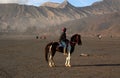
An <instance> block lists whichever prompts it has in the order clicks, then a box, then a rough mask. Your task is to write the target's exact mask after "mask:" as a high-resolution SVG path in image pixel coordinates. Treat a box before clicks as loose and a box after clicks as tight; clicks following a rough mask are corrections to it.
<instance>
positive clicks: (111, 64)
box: [72, 64, 120, 67]
mask: <svg viewBox="0 0 120 78" xmlns="http://www.w3.org/2000/svg"><path fill="white" fill-rule="evenodd" d="M89 66H120V64H93V65H72V67H89Z"/></svg>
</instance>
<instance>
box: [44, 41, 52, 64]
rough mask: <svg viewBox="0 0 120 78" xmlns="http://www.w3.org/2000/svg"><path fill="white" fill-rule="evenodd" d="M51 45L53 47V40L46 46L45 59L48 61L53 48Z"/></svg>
mask: <svg viewBox="0 0 120 78" xmlns="http://www.w3.org/2000/svg"><path fill="white" fill-rule="evenodd" d="M51 47H52V42H51V43H49V44H48V45H47V46H46V47H45V60H46V61H47V62H48V54H49V52H50V50H51Z"/></svg>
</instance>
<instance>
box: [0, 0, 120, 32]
mask: <svg viewBox="0 0 120 78" xmlns="http://www.w3.org/2000/svg"><path fill="white" fill-rule="evenodd" d="M119 5H120V0H104V1H101V2H96V3H94V4H93V5H91V6H87V7H74V6H73V5H71V4H70V3H69V2H68V1H66V0H65V1H64V2H63V3H61V4H57V3H45V4H43V6H40V7H34V6H27V5H18V4H0V34H8V33H9V34H18V33H22V34H39V33H47V32H49V33H50V31H52V30H53V29H55V28H56V29H55V30H56V32H59V29H58V28H59V27H60V28H61V26H60V25H61V24H62V23H66V22H68V21H72V22H73V23H74V22H76V21H78V22H79V20H80V25H79V28H80V30H81V31H82V32H83V31H85V32H86V31H87V30H86V29H87V28H90V27H89V26H84V27H87V28H84V27H83V26H81V23H84V21H83V22H81V20H85V21H87V20H88V19H91V18H94V17H96V18H95V19H99V18H100V17H99V16H102V17H106V18H107V17H108V16H109V15H110V14H112V15H113V17H114V13H119V11H120V7H119ZM107 15H108V16H107ZM115 15H116V14H115ZM118 18H119V17H118ZM91 20H94V19H91ZM110 20H113V18H111V19H110ZM114 20H116V19H115V18H114ZM88 21H89V20H88ZM94 21H96V20H94ZM101 21H105V20H104V19H102V20H99V21H97V22H99V23H101ZM91 22H92V21H91ZM114 22H115V21H114ZM89 24H90V25H92V23H90V22H89ZM68 25H69V24H68ZM71 25H72V24H71ZM83 25H86V24H83ZM110 25H111V24H110ZM58 26H59V27H58ZM73 26H74V27H72V28H73V29H76V28H77V27H78V26H77V25H76V24H75V25H73ZM99 26H100V25H97V24H96V25H95V27H96V28H97V27H98V29H96V30H95V31H96V32H98V31H101V32H102V31H103V30H101V29H105V30H106V32H107V30H108V29H106V27H104V26H103V25H102V28H100V29H99ZM68 28H69V27H68ZM112 28H114V27H112ZM57 30H58V31H57ZM113 30H114V29H113ZM71 31H72V32H74V31H76V30H71ZM91 31H92V29H89V31H87V32H91ZM78 32H79V31H78ZM51 33H52V32H51Z"/></svg>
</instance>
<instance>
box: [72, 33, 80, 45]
mask: <svg viewBox="0 0 120 78" xmlns="http://www.w3.org/2000/svg"><path fill="white" fill-rule="evenodd" d="M78 41H79V37H78V35H76V37H75V41H70V43H72V44H77V43H78Z"/></svg>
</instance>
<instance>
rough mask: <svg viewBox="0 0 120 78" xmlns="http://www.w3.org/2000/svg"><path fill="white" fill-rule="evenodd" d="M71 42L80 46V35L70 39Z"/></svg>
mask: <svg viewBox="0 0 120 78" xmlns="http://www.w3.org/2000/svg"><path fill="white" fill-rule="evenodd" d="M71 42H73V43H75V44H78V45H82V41H81V35H79V34H75V35H73V36H72V37H71Z"/></svg>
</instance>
